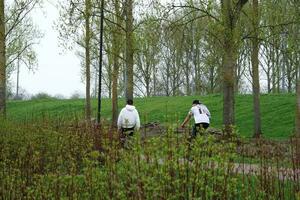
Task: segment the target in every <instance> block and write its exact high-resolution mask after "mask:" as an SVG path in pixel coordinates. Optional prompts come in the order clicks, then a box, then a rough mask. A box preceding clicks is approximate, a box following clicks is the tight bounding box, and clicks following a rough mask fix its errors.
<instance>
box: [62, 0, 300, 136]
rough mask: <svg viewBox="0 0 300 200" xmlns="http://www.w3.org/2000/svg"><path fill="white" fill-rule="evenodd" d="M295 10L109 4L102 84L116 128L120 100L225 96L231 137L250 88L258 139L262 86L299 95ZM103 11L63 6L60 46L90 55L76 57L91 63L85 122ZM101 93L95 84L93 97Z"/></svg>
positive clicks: (262, 5) (231, 4) (92, 4)
mask: <svg viewBox="0 0 300 200" xmlns="http://www.w3.org/2000/svg"><path fill="white" fill-rule="evenodd" d="M275 3H276V4H275ZM298 4H299V3H298V2H297V1H283V0H282V1H276V2H275V1H273V0H267V1H263V2H259V1H258V0H252V1H247V0H239V1H233V0H223V1H220V2H218V1H209V0H207V1H204V0H198V1H195V0H194V1H193V0H186V1H181V2H178V3H176V4H175V3H174V4H172V5H168V4H161V3H160V2H158V1H143V2H141V1H139V2H137V1H129V0H123V1H122V0H114V1H106V5H105V13H106V15H105V22H106V23H105V30H104V35H105V39H104V41H105V44H104V45H105V59H104V61H105V63H104V66H105V69H104V76H103V80H102V81H103V82H104V85H105V88H106V94H107V95H108V97H109V98H112V102H113V107H112V115H113V117H112V119H113V123H115V122H116V118H117V97H119V96H125V97H126V98H132V97H133V95H135V96H157V95H160V96H162V95H164V96H165V95H166V96H171V95H172V96H175V95H191V94H197V95H199V94H207V93H216V92H218V93H219V92H221V93H223V94H224V111H223V113H224V116H223V118H224V125H225V127H226V132H228V133H230V132H231V125H233V124H234V94H235V93H236V92H242V91H245V89H247V87H246V86H247V84H248V85H249V84H250V85H252V89H251V91H252V92H253V94H254V95H253V97H254V99H253V101H254V104H253V105H254V115H255V135H257V136H258V135H260V134H261V128H260V127H261V125H260V106H259V94H260V90H261V89H260V84H262V83H265V84H266V92H269V93H270V92H273V93H274V92H283V91H287V92H292V91H295V86H296V79H297V71H298V66H299V53H300V51H299V47H298V46H299V45H298V44H299V39H298V36H297V35H298V33H299V19H298V18H297V17H296V16H297V15H296V13H297V9H296V8H297V7H299V5H298ZM99 5H100V3H99V1H92V0H91V1H89V2H88V1H85V3H83V2H80V1H75V0H72V1H67V2H66V3H65V4H64V6H61V7H63V9H62V14H61V17H62V18H61V22H62V23H60V24H59V26H58V27H59V30H60V31H62V34H61V35H62V36H63V40H62V41H64V42H65V41H70V38H72V41H73V42H76V43H77V44H79V45H80V46H81V47H83V48H85V54H84V53H83V52H81V51H79V52H81V53H79V54H80V55H82V57H83V58H85V59H86V60H85V62H84V63H85V70H86V71H85V75H86V82H87V84H86V85H87V90H86V94H87V96H86V100H87V104H86V105H87V110H86V118H87V119H89V118H90V112H89V111H88V110H89V107H90V105H89V103H88V102H89V90H90V84H89V83H90V79H91V77H90V74H91V73H90V66H89V65H90V63H91V64H92V66H93V67H92V71H93V73H94V75H95V76H94V77H95V83H97V78H96V77H98V75H97V73H98V71H97V69H98V63H97V60H98V57H99V51H97V49H98V46H99V31H100V30H99V20H100V18H99V14H98V13H100V11H99V9H100V6H99ZM146 7H147V9H144V8H146ZM89 11H90V13H91V14H89ZM133 11H134V12H133ZM133 13H134V14H133ZM74 17H75V18H76V20H78V19H81V23H82V25H81V26H82V27H83V29H82V31H83V32H82V33H81V34H79V35H78V31H77V28H78V27H79V24H77V23H76V22H75V21H72V20H70V19H73V18H74ZM87 18H91V21H88V20H87ZM133 18H134V20H133ZM84 19H85V20H84ZM83 24H85V25H83ZM66 27H68V28H66ZM71 29H73V31H70V30H71ZM66 33H71V34H72V37H70V36H69V35H68V34H66ZM84 33H85V37H84ZM84 38H85V39H84ZM87 38H89V39H88V40H87ZM69 44H70V43H69ZM73 44H74V43H72V45H73ZM87 47H88V48H87ZM87 49H90V52H88V51H87ZM90 53H91V54H92V56H91V57H90ZM88 60H90V61H88ZM96 88H97V84H95V88H94V89H95V91H97V89H96Z"/></svg>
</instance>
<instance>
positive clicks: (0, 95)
mask: <svg viewBox="0 0 300 200" xmlns="http://www.w3.org/2000/svg"><path fill="white" fill-rule="evenodd" d="M4 5H5V4H4V0H0V117H5V115H6V61H5V59H6V56H5V13H4V10H5V8H4Z"/></svg>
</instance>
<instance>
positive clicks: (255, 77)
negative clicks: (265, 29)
mask: <svg viewBox="0 0 300 200" xmlns="http://www.w3.org/2000/svg"><path fill="white" fill-rule="evenodd" d="M252 8H253V18H252V23H253V24H252V32H253V37H252V52H251V62H252V90H253V108H254V109H253V110H254V137H260V135H261V117H260V100H259V99H260V98H259V97H260V84H259V59H258V56H259V49H260V48H259V38H258V37H259V35H258V31H259V12H258V0H253V1H252Z"/></svg>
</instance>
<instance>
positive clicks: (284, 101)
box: [7, 94, 296, 139]
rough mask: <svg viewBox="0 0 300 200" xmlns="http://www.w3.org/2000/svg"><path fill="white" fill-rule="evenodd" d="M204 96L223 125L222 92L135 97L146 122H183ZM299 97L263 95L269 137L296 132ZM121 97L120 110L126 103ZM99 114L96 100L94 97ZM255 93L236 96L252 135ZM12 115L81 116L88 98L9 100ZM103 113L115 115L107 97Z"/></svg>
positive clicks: (242, 124) (240, 119)
mask: <svg viewBox="0 0 300 200" xmlns="http://www.w3.org/2000/svg"><path fill="white" fill-rule="evenodd" d="M194 99H200V101H202V102H203V103H204V104H206V105H207V107H208V108H209V110H210V112H211V114H212V119H211V126H213V127H217V128H222V113H223V100H222V96H221V95H209V96H187V97H151V98H137V99H135V106H136V107H137V109H138V111H139V113H140V117H141V121H142V123H147V122H154V121H157V122H160V123H168V124H174V125H176V124H180V123H181V122H182V120H183V119H184V117H185V116H186V114H187V112H188V111H189V109H190V107H191V103H192V100H194ZM295 102H296V97H295V95H293V94H284V95H283V94H281V95H262V96H261V115H262V131H263V134H264V135H265V137H268V138H277V139H284V138H288V137H289V136H290V135H292V134H293V130H294V124H295V123H294V121H295V120H294V119H295ZM124 103H125V102H124V100H123V99H120V101H119V110H120V109H121V108H122V107H123V106H124ZM92 104H93V111H94V115H96V110H97V108H96V106H97V102H96V100H93V103H92ZM252 107H253V106H252V96H251V95H238V96H236V116H235V117H236V125H237V129H238V133H239V134H240V135H243V136H245V137H251V136H252V133H253V108H252ZM7 109H8V119H9V120H11V121H16V122H24V121H27V122H31V121H38V120H42V119H57V118H59V119H61V118H65V119H67V120H68V119H72V118H74V117H78V118H81V117H82V116H83V114H84V100H83V99H79V100H53V99H45V100H33V101H11V102H9V103H8V108H7ZM102 116H103V117H104V118H105V119H107V120H110V119H111V101H110V100H109V99H105V100H103V104H102Z"/></svg>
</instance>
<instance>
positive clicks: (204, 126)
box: [192, 123, 209, 138]
mask: <svg viewBox="0 0 300 200" xmlns="http://www.w3.org/2000/svg"><path fill="white" fill-rule="evenodd" d="M208 127H209V124H208V123H198V124H194V126H193V129H192V137H193V138H194V137H196V136H197V133H199V132H200V131H201V129H204V130H206V129H207V128H208Z"/></svg>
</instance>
